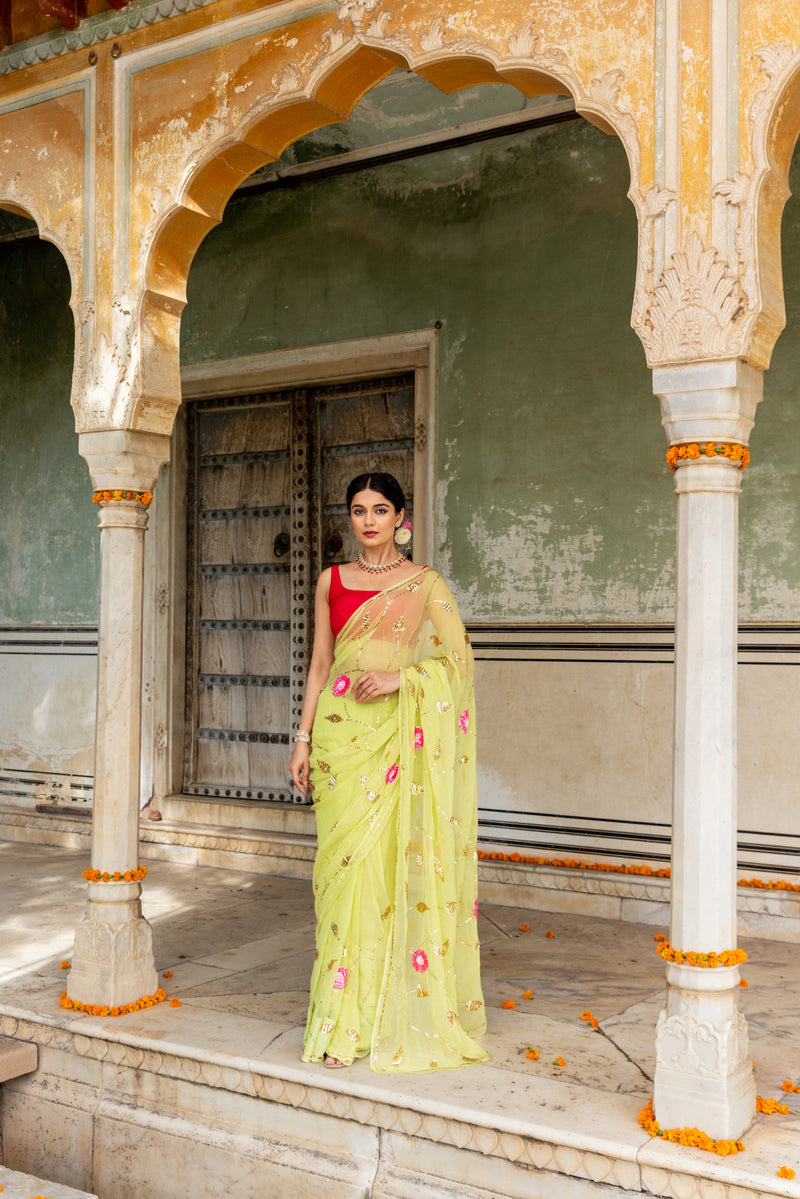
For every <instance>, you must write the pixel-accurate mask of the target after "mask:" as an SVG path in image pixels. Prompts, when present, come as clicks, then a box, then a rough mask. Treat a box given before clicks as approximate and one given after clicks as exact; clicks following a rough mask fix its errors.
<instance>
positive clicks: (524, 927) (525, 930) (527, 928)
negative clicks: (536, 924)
mask: <svg viewBox="0 0 800 1199" xmlns="http://www.w3.org/2000/svg"><path fill="white" fill-rule="evenodd" d="M519 931H520V932H521V933H529V932H530V931H531V926H530V925H529V924H521V925H520V926H519Z"/></svg>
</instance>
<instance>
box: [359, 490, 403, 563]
mask: <svg viewBox="0 0 800 1199" xmlns="http://www.w3.org/2000/svg"><path fill="white" fill-rule="evenodd" d="M350 520H351V523H352V525H353V531H354V533H355V535H356V537H357V538H358V541H359V543H360V544H361V545H362V546H364V547H367V546H368V547H369V548H370V549H373V550H378V549H382V548H385V547H386V545H388V544H390V543H391V542H392V541H393V540H394V534H395V529H396V528H397V526H398V525H399V524H400V523H401V522H402V520H403V509H401V510H400V511H399V512H398V511H397V510H396V508H395V506H394V504H392V503H391V502H390V501H389V500H387V498H386V496H385V495H381V493H380V492H379V491H371V490H369V488H368V489H367V490H365V491H358V492H356V494H355V495H354V496H353V501H352V503H351V504H350Z"/></svg>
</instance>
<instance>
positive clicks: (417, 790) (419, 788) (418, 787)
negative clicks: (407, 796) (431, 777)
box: [411, 783, 425, 795]
mask: <svg viewBox="0 0 800 1199" xmlns="http://www.w3.org/2000/svg"><path fill="white" fill-rule="evenodd" d="M411 794H412V795H424V794H425V788H424V787H423V785H422V783H412V784H411Z"/></svg>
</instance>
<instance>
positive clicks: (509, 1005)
mask: <svg viewBox="0 0 800 1199" xmlns="http://www.w3.org/2000/svg"><path fill="white" fill-rule="evenodd" d="M516 1006H517V1005H516V1004H515V1003H514V1000H513V999H504V1000H503V1002H502V1003H501V1004H500V1007H504V1008H507V1009H509V1010H510V1009H511V1008H515V1007H516Z"/></svg>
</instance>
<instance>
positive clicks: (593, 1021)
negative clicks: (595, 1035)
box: [581, 1008, 600, 1028]
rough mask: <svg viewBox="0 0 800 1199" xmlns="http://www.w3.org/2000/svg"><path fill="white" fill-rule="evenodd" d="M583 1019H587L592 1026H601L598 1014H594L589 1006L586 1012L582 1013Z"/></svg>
mask: <svg viewBox="0 0 800 1199" xmlns="http://www.w3.org/2000/svg"><path fill="white" fill-rule="evenodd" d="M581 1020H585V1021H586V1023H587V1024H591V1026H592V1028H599V1027H600V1021H599V1020H598V1019H597V1016H594V1015H592V1013H591V1012H590V1011H589V1009H588V1008H587V1009H586V1011H585V1012H582V1013H581Z"/></svg>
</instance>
